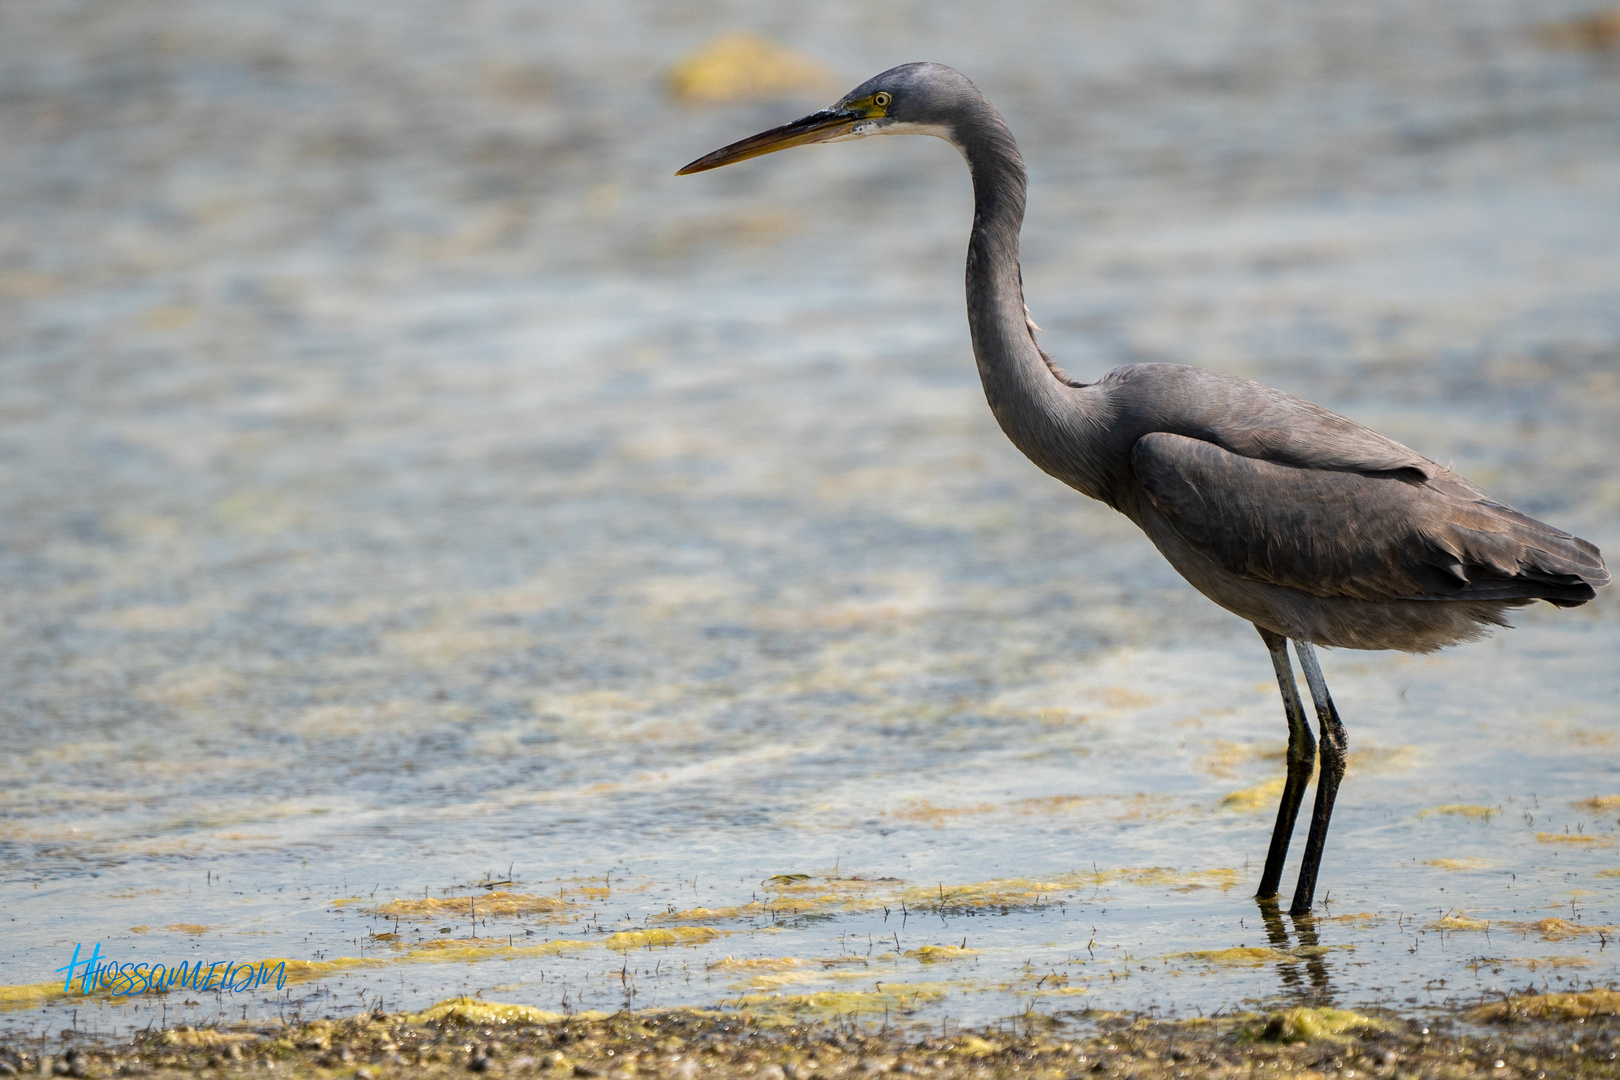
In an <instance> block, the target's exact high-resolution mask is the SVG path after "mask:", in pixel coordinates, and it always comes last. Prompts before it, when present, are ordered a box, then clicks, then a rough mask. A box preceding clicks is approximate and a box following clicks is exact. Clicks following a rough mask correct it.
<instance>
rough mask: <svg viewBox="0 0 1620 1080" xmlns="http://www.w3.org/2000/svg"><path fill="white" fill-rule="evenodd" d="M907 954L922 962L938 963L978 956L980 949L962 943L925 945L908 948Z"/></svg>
mask: <svg viewBox="0 0 1620 1080" xmlns="http://www.w3.org/2000/svg"><path fill="white" fill-rule="evenodd" d="M906 955H907V956H908V957H910V958H911V959H913V960H915V961H917V962H918V963H921V964H938V963H942V962H945V961H949V960H965V959H967V958H968V957H970V956H978V955H979V950H978V949H968V948H963V947H962V946H960V945H924V946H923V947H922V948H920V949H907V950H906Z"/></svg>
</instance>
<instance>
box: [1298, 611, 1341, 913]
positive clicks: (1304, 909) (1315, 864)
mask: <svg viewBox="0 0 1620 1080" xmlns="http://www.w3.org/2000/svg"><path fill="white" fill-rule="evenodd" d="M1294 651H1295V652H1296V653H1298V654H1299V667H1300V670H1301V671H1303V672H1304V673H1305V682H1306V684H1307V685H1308V686H1309V687H1310V688H1311V700H1312V701H1314V702H1315V703H1316V722H1317V724H1318V725H1319V726H1320V727H1321V729H1322V771H1321V773H1320V774H1319V775H1318V776H1317V778H1316V809H1315V810H1313V811H1312V813H1311V832H1310V836H1309V837H1308V838H1307V839H1306V841H1305V858H1304V859H1303V860H1302V861H1301V863H1300V867H1299V885H1298V886H1297V887H1296V888H1295V889H1294V902H1293V903H1292V904H1290V905H1289V906H1288V914H1290V915H1294V916H1299V915H1309V914H1310V913H1311V902H1312V901H1313V900H1314V899H1315V897H1316V872H1317V871H1318V870H1320V869H1321V867H1322V848H1323V847H1324V846H1325V845H1326V844H1327V831H1328V821H1329V819H1331V818H1332V817H1333V800H1334V799H1335V798H1336V797H1337V796H1338V794H1339V781H1340V780H1342V779H1344V761H1345V747H1346V745H1347V739H1346V738H1345V733H1344V725H1343V724H1341V723H1340V722H1339V711H1338V710H1337V709H1335V708H1334V707H1333V699H1332V698H1331V697H1329V696H1328V688H1327V680H1326V679H1324V678H1322V668H1321V666H1320V665H1318V664H1317V662H1316V650H1315V649H1313V648H1311V646H1310V643H1309V642H1305V641H1296V642H1294Z"/></svg>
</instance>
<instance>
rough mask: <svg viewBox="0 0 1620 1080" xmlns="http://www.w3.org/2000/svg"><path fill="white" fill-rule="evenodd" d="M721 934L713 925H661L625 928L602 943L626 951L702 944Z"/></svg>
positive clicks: (610, 947)
mask: <svg viewBox="0 0 1620 1080" xmlns="http://www.w3.org/2000/svg"><path fill="white" fill-rule="evenodd" d="M719 936H720V931H718V930H716V929H715V928H714V927H712V926H669V927H659V928H657V929H654V930H625V931H623V932H622V933H618V934H610V935H608V937H607V939H606V940H604V941H603V942H602V944H603V945H605V946H606V947H608V948H609V949H618V950H621V951H624V950H629V949H647V948H652V947H654V946H661V945H662V946H667V945H701V944H703V943H704V942H706V941H713V940H714V939H715V938H717V937H719Z"/></svg>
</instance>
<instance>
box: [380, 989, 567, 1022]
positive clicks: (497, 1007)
mask: <svg viewBox="0 0 1620 1080" xmlns="http://www.w3.org/2000/svg"><path fill="white" fill-rule="evenodd" d="M563 1019H566V1017H565V1016H564V1015H563V1014H562V1013H554V1012H546V1011H545V1010H544V1009H536V1008H535V1007H534V1006H532V1005H507V1004H503V1003H501V1002H497V1001H480V1000H478V999H477V998H470V997H466V996H462V997H453V998H449V999H447V1000H445V1001H441V1002H439V1003H438V1004H437V1005H432V1006H429V1007H428V1008H426V1009H423V1010H422V1011H421V1012H419V1013H415V1014H413V1015H412V1016H411V1022H412V1023H414V1024H431V1023H433V1022H434V1021H436V1020H437V1021H443V1022H446V1023H451V1024H461V1025H463V1026H465V1027H497V1026H500V1025H502V1024H554V1023H556V1022H557V1021H559V1020H563Z"/></svg>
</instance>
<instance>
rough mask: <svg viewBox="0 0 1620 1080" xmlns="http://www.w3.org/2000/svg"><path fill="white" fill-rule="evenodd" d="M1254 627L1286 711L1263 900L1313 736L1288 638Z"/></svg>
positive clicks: (1284, 847) (1293, 813)
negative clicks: (1283, 766)
mask: <svg viewBox="0 0 1620 1080" xmlns="http://www.w3.org/2000/svg"><path fill="white" fill-rule="evenodd" d="M1255 629H1256V630H1260V637H1261V639H1262V640H1264V641H1265V643H1266V648H1267V649H1268V650H1270V652H1271V666H1272V668H1274V669H1275V670H1276V672H1277V689H1278V690H1279V691H1281V692H1282V700H1283V711H1284V712H1285V713H1287V714H1288V779H1287V781H1285V782H1284V784H1283V793H1282V802H1280V803H1278V804H1277V824H1276V826H1275V827H1274V828H1273V829H1272V830H1271V848H1270V850H1268V851H1267V852H1266V868H1265V870H1264V872H1262V873H1261V875H1260V891H1259V892H1257V893H1255V896H1257V897H1259V898H1260V899H1262V900H1265V899H1267V898H1269V897H1274V896H1276V895H1277V886H1278V885H1279V884H1280V883H1281V881H1282V872H1283V861H1284V860H1285V859H1287V858H1288V841H1289V840H1290V839H1291V838H1292V837H1293V835H1294V822H1296V821H1297V820H1299V804H1300V803H1302V802H1304V801H1305V785H1307V784H1309V783H1310V782H1311V769H1312V767H1313V766H1314V765H1315V764H1316V740H1315V739H1314V738H1312V737H1311V725H1310V723H1309V722H1308V721H1307V720H1306V719H1305V705H1304V704H1303V703H1302V702H1301V701H1300V700H1299V687H1297V686H1296V685H1295V684H1294V668H1293V665H1291V664H1290V663H1289V662H1288V639H1287V638H1285V637H1283V636H1282V635H1281V634H1274V633H1272V632H1271V631H1270V630H1263V629H1261V628H1260V627H1258V626H1257V627H1255Z"/></svg>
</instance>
